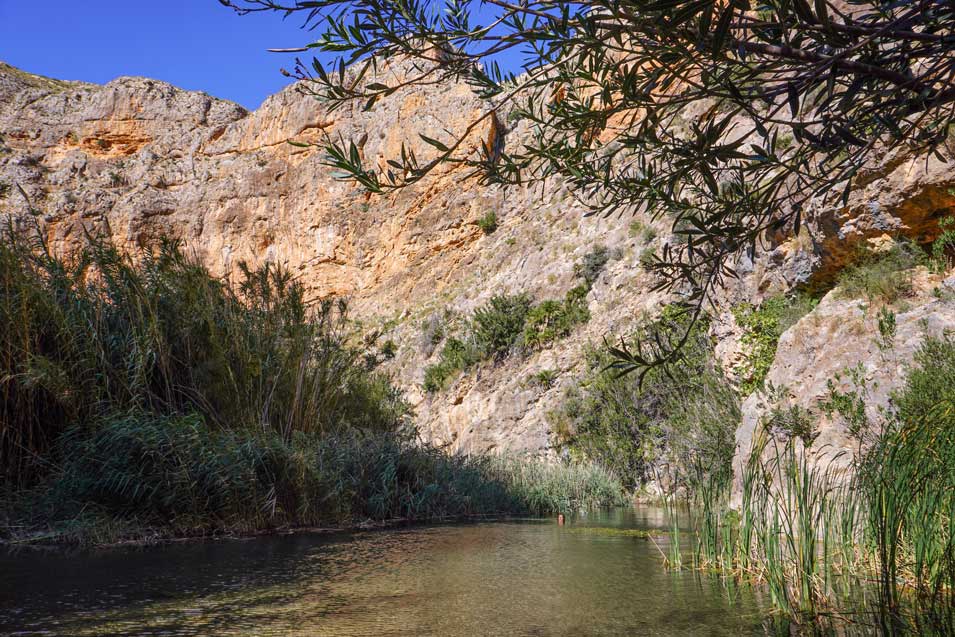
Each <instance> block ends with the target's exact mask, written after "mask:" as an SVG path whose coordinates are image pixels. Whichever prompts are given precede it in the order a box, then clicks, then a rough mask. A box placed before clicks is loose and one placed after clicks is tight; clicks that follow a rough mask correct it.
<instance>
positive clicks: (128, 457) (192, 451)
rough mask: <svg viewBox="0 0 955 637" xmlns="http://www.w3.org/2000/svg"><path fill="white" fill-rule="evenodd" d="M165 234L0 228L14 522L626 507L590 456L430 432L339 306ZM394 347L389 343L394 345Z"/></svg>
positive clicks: (285, 524) (149, 529)
mask: <svg viewBox="0 0 955 637" xmlns="http://www.w3.org/2000/svg"><path fill="white" fill-rule="evenodd" d="M243 272H244V278H243V280H241V281H239V282H238V283H236V284H232V283H228V282H224V281H222V280H220V279H217V278H216V277H214V276H212V275H211V274H210V273H209V271H208V270H206V269H205V268H204V267H203V266H202V265H201V264H199V263H198V262H197V261H195V260H194V259H192V258H190V257H188V256H187V255H185V254H184V253H183V251H182V250H181V248H180V247H179V245H178V244H176V243H174V242H170V241H164V242H161V243H160V244H159V245H158V246H156V247H155V248H153V249H144V250H142V251H141V252H140V253H138V254H135V255H130V254H127V253H124V252H122V251H120V250H119V249H117V248H116V246H114V245H113V244H111V243H109V242H108V241H106V240H100V239H97V238H95V237H90V238H89V242H88V244H87V245H86V246H85V247H84V248H83V250H81V251H80V252H79V253H78V254H75V255H70V256H68V257H62V256H54V255H53V254H52V252H51V251H50V250H49V249H48V247H47V246H46V245H45V243H44V239H43V237H42V236H40V235H39V233H34V234H30V233H29V232H20V231H18V230H16V229H14V228H8V229H7V230H6V231H4V232H2V233H0V377H2V378H3V379H4V381H3V383H2V384H0V537H3V538H5V539H6V540H7V541H8V542H10V541H15V542H18V543H30V542H42V541H45V542H49V543H61V544H74V545H106V544H114V543H116V542H147V543H148V542H150V541H159V540H162V539H166V538H177V537H196V536H199V537H204V536H215V535H220V534H226V535H240V536H241V535H247V534H254V533H258V532H262V531H270V530H274V529H288V528H350V527H352V526H355V525H360V524H367V523H369V522H370V523H379V522H383V521H388V520H399V519H400V520H413V521H428V520H437V519H444V518H458V517H464V518H466V517H468V516H475V515H528V514H530V515H542V514H547V513H551V512H557V511H568V510H571V509H573V508H579V507H584V508H586V507H591V506H598V505H606V504H616V503H619V502H621V501H622V498H623V489H622V487H621V485H620V483H619V482H618V481H617V479H616V478H615V477H614V476H613V475H612V474H610V473H609V472H607V471H605V470H603V469H601V468H600V467H598V466H596V465H592V464H565V463H556V462H546V461H543V460H534V459H530V458H517V457H514V458H510V457H484V456H467V457H465V456H459V455H452V454H448V453H446V452H445V451H444V450H442V449H439V448H436V447H433V446H430V445H428V444H425V443H424V442H422V441H421V440H419V439H418V436H417V434H416V430H415V429H414V425H413V419H412V414H411V413H410V409H409V407H408V405H407V404H406V403H405V402H404V400H403V398H402V396H401V394H400V392H399V391H398V390H397V389H396V388H395V386H394V385H393V383H392V382H391V379H390V378H389V377H388V376H387V375H386V374H384V373H382V372H381V371H380V369H379V365H380V363H381V362H382V360H383V359H384V358H387V356H388V355H389V354H388V352H389V351H390V350H389V348H388V347H386V346H385V345H382V346H381V347H379V346H378V345H377V344H376V342H375V338H374V337H373V335H372V336H369V335H367V334H365V333H363V332H361V330H360V323H359V322H357V321H353V320H351V319H350V318H349V316H348V313H347V305H346V304H345V303H344V302H343V301H331V300H328V301H322V302H319V303H309V302H307V301H306V294H305V290H304V289H303V288H302V287H301V286H300V285H299V284H298V283H297V282H296V281H295V279H294V278H293V277H292V276H291V274H290V273H289V272H287V271H285V270H283V269H282V268H281V267H276V266H274V265H272V264H265V265H263V266H262V267H260V268H258V269H252V268H243ZM392 355H393V354H392Z"/></svg>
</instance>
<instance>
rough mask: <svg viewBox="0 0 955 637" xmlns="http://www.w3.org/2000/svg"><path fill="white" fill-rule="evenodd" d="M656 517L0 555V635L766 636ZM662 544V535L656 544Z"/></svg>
mask: <svg viewBox="0 0 955 637" xmlns="http://www.w3.org/2000/svg"><path fill="white" fill-rule="evenodd" d="M655 524H658V522H657V518H656V517H655V516H654V512H653V511H652V510H647V509H639V510H629V509H626V510H618V511H614V512H611V513H610V514H606V515H601V516H598V517H592V518H590V519H578V520H574V521H572V522H571V523H569V524H568V525H567V526H565V527H558V526H557V525H556V524H554V523H553V522H552V521H538V522H506V523H486V524H471V525H460V526H438V527H426V528H411V529H399V530H392V531H383V532H372V533H359V534H342V535H336V536H318V535H305V534H303V535H292V536H283V537H273V538H257V539H252V540H243V541H218V542H201V543H193V544H181V545H172V546H163V547H153V548H147V549H137V550H131V549H114V550H108V551H102V552H96V553H86V554H79V555H63V554H37V553H33V552H29V553H20V554H17V555H7V556H0V635H53V636H58V635H71V636H72V635H76V636H82V635H96V636H101V635H124V636H125V635H227V636H232V635H250V636H251V635H282V636H293V635H295V636H297V635H302V636H306V635H307V636H324V635H329V636H331V635H334V636H336V637H339V636H341V637H349V636H357V635H362V636H365V635H368V636H379V635H380V636H399V635H400V636H412V635H414V636H418V635H439V636H448V637H471V636H474V635H526V636H558V635H568V636H569V635H615V636H616V635H734V636H738V635H749V634H762V629H761V623H762V618H763V617H764V616H765V609H764V608H762V607H761V604H760V603H759V600H758V599H756V597H754V593H753V592H752V591H745V590H744V591H742V592H736V593H734V594H729V593H728V592H727V591H726V590H725V589H722V588H721V587H720V584H719V582H718V581H715V580H711V579H707V578H699V577H697V576H695V575H694V574H692V573H672V572H667V571H665V570H664V569H663V567H662V559H661V556H660V553H659V551H658V549H657V548H656V546H655V544H654V542H653V540H650V539H647V538H646V537H641V536H640V535H639V534H633V533H606V532H596V531H595V532H592V533H591V532H588V531H587V530H586V529H587V528H588V527H603V528H606V527H611V528H652V527H653V526H654V525H655ZM660 541H661V542H665V539H663V540H660Z"/></svg>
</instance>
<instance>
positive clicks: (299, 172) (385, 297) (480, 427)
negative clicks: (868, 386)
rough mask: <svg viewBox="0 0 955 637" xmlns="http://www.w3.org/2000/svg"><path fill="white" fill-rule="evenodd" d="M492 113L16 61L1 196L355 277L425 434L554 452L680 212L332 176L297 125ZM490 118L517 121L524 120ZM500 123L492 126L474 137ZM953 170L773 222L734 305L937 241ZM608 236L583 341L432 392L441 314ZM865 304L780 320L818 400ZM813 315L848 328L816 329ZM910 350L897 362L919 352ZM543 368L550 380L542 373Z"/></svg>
mask: <svg viewBox="0 0 955 637" xmlns="http://www.w3.org/2000/svg"><path fill="white" fill-rule="evenodd" d="M386 72H399V71H398V70H394V69H393V70H390V71H386ZM478 112H479V103H478V101H477V100H476V98H475V97H474V96H473V95H472V93H471V91H470V89H469V88H468V87H467V86H466V85H463V84H462V85H459V86H456V87H451V88H450V89H449V88H448V87H435V88H424V89H416V90H415V91H414V92H412V93H409V94H404V95H400V94H396V95H395V96H393V97H392V98H389V99H384V100H382V101H380V102H379V103H377V104H376V105H375V106H374V107H373V108H372V109H371V110H368V111H363V110H361V109H360V108H358V107H355V108H352V109H350V110H349V109H340V110H337V111H334V112H331V113H329V112H326V110H325V109H324V108H323V106H322V105H321V104H320V103H319V102H317V101H315V100H314V99H313V98H311V97H309V96H306V95H302V94H301V93H300V92H299V91H297V90H296V87H294V86H290V87H289V88H287V89H286V90H284V91H282V92H280V93H278V94H277V95H274V96H272V97H271V98H269V99H268V100H266V102H265V103H264V104H263V105H262V106H261V107H260V108H259V109H258V110H256V111H254V112H248V111H246V110H245V109H243V108H241V107H240V106H238V105H236V104H233V103H231V102H227V101H223V100H219V99H216V98H214V97H211V96H209V95H206V94H203V93H196V92H189V91H184V90H180V89H178V88H176V87H173V86H170V85H169V84H166V83H163V82H159V81H155V80H149V79H143V78H128V77H124V78H118V79H116V80H114V81H112V82H110V83H109V84H106V85H104V86H99V85H92V84H86V83H79V82H63V81H58V80H50V79H46V78H40V77H38V76H34V75H30V74H27V73H24V72H22V71H19V70H17V69H14V68H12V67H9V66H6V65H2V64H0V213H4V214H10V215H16V216H20V217H22V215H24V214H25V213H26V212H27V210H28V207H29V206H32V208H33V209H35V210H37V211H39V214H40V218H39V221H40V226H41V228H42V231H43V232H44V233H45V234H46V236H47V237H48V239H49V241H50V243H51V245H52V246H53V247H54V248H55V249H58V250H67V249H69V247H70V246H71V245H74V244H75V243H76V242H79V241H82V240H83V233H84V230H91V231H102V232H105V233H107V234H108V235H110V236H111V237H113V238H114V239H115V240H116V241H117V242H118V243H120V244H121V245H125V246H128V247H131V248H132V247H135V246H141V245H147V244H149V243H151V242H153V241H154V240H155V239H156V238H157V237H159V236H163V235H166V236H173V237H176V238H179V239H181V240H182V241H183V242H184V243H185V244H186V245H187V246H188V247H189V248H190V249H191V250H194V251H195V254H196V255H197V256H198V258H200V259H201V260H202V261H203V262H204V263H206V264H207V265H208V267H209V268H210V269H211V270H212V271H213V272H214V273H216V274H217V275H221V276H225V277H230V276H235V275H236V272H237V269H238V264H239V263H240V262H241V261H249V262H252V263H260V262H263V261H272V262H279V263H283V264H285V265H287V266H288V267H289V268H290V269H291V270H292V271H293V272H294V273H295V274H296V275H297V276H298V277H300V279H301V281H302V282H303V283H304V284H305V285H306V287H307V289H308V290H309V292H310V293H311V294H312V295H314V297H316V298H317V297H325V296H329V295H345V296H348V297H349V298H350V299H351V302H352V308H353V310H354V315H355V316H359V317H361V318H362V320H363V323H364V324H365V326H366V327H367V328H368V329H369V330H380V331H382V332H383V334H384V337H385V338H390V339H392V340H393V341H394V342H395V343H396V344H397V356H396V357H395V359H394V360H393V361H391V362H389V363H388V366H389V368H390V370H391V371H392V372H393V373H394V376H395V378H396V380H397V381H398V382H399V384H400V385H401V386H402V387H403V389H405V391H406V394H407V396H408V398H409V400H410V401H411V403H412V404H413V405H414V408H415V411H416V414H417V418H418V423H419V426H420V427H421V429H422V431H423V432H424V434H425V435H426V436H428V437H429V438H430V439H432V440H435V441H438V442H442V443H448V444H449V445H450V447H451V448H452V449H455V450H462V451H468V450H488V449H504V448H507V449H515V450H523V451H531V452H544V451H545V450H546V449H547V448H548V445H549V432H548V425H547V419H546V417H545V414H546V412H547V411H548V410H549V409H551V408H553V407H554V406H555V404H556V402H557V400H558V398H559V396H560V395H561V393H562V386H563V385H564V384H566V383H568V382H571V381H572V379H573V377H574V376H575V374H576V373H577V372H578V371H579V369H580V367H581V364H582V358H583V351H584V348H585V347H586V346H587V345H588V344H589V343H599V342H600V341H601V339H603V338H604V337H605V336H608V337H610V338H613V337H616V336H620V335H624V334H626V333H628V332H629V331H630V330H631V329H632V328H633V326H634V325H635V324H636V323H637V322H638V321H639V320H641V319H642V318H643V317H644V316H645V315H647V314H653V313H654V312H656V311H657V310H658V308H659V306H660V305H661V304H662V303H663V302H665V299H664V298H663V297H662V296H661V295H660V294H651V293H649V288H650V286H651V283H652V282H651V281H650V280H649V279H648V277H647V275H646V273H645V272H644V271H643V269H642V268H641V267H640V264H639V258H640V255H641V253H642V252H643V251H645V250H646V249H648V248H653V247H654V246H658V245H659V244H661V243H662V242H663V241H665V240H666V236H665V233H663V230H664V228H663V227H662V226H661V227H659V228H657V231H658V232H657V233H656V234H659V235H660V236H659V237H655V236H654V234H655V233H653V232H645V231H639V230H638V226H636V225H635V224H634V219H632V218H629V217H611V218H599V217H584V216H583V215H582V212H583V210H582V208H581V207H580V205H579V204H577V203H576V202H575V200H574V198H573V197H572V196H571V193H569V192H568V191H567V190H565V189H564V188H563V187H562V186H561V185H560V184H559V183H556V182H555V183H553V184H551V186H550V187H549V188H545V189H544V190H543V191H541V190H539V189H538V190H528V189H511V190H506V191H505V190H502V189H500V188H497V187H488V186H482V185H480V184H478V183H477V181H476V180H474V179H473V178H470V177H469V176H468V175H467V169H466V168H463V167H460V166H449V167H447V168H443V169H442V170H441V171H440V172H439V173H438V174H437V175H434V176H433V177H432V178H429V179H427V180H425V181H423V182H421V183H419V184H417V185H415V186H413V187H411V188H408V189H406V190H403V191H401V192H400V193H399V194H396V195H392V196H388V197H379V196H369V195H367V194H366V193H365V192H364V191H362V190H361V189H360V188H359V187H357V186H354V185H352V184H351V183H348V182H342V181H338V180H336V179H335V178H334V177H333V176H332V175H331V174H330V171H329V169H328V168H327V167H326V166H324V165H323V163H322V161H323V156H322V151H321V150H320V149H318V148H315V147H301V146H296V145H292V144H289V143H287V142H288V141H290V140H291V141H298V142H316V141H319V140H320V139H322V138H323V137H324V136H325V135H330V136H332V137H338V136H339V135H341V136H342V137H344V138H346V139H349V138H352V139H356V140H360V142H361V148H360V151H361V152H362V153H363V154H364V157H365V158H366V160H370V161H373V162H375V161H377V162H381V161H383V160H384V158H385V157H390V156H393V155H395V154H396V153H397V152H398V150H399V149H400V147H401V144H402V143H403V142H404V143H409V144H410V145H411V146H412V147H413V148H414V149H415V151H416V153H418V155H419V157H422V158H426V157H427V156H428V154H429V150H433V149H430V147H429V146H427V145H426V144H423V143H422V142H421V141H420V139H419V137H418V134H419V133H423V134H426V135H429V136H431V137H440V136H441V135H440V134H439V133H441V131H443V130H445V129H460V126H461V124H462V123H464V122H466V121H468V120H469V119H470V118H471V117H472V116H473V115H474V114H476V113H478ZM495 125H496V126H498V127H499V128H500V129H504V130H505V132H506V134H507V135H515V136H519V135H520V133H521V131H520V123H515V124H513V125H512V124H510V123H507V122H504V121H501V120H496V121H495ZM508 129H512V130H508ZM490 134H491V131H490V129H488V130H483V131H479V133H478V134H477V135H475V138H474V139H473V140H472V144H473V145H474V146H475V148H476V147H477V145H478V144H480V143H481V140H482V139H483V138H484V137H486V136H488V135H490ZM17 186H20V187H21V188H22V189H23V192H24V193H25V195H26V197H24V196H23V194H21V193H20V192H19V190H18V188H17ZM953 186H955V173H953V172H952V165H951V164H950V163H945V162H941V161H939V160H938V159H935V158H917V157H908V156H904V155H901V154H900V155H898V156H896V155H892V154H889V155H887V156H886V157H881V158H878V159H877V160H876V161H875V162H874V163H873V166H872V167H871V169H870V170H869V174H868V175H867V176H865V177H864V178H863V180H862V182H861V185H860V188H859V189H858V190H857V191H856V192H855V193H854V194H853V196H852V197H851V199H850V202H849V204H848V205H847V206H845V207H844V208H840V209H832V210H828V209H827V210H816V211H814V213H813V222H812V223H809V224H807V225H806V227H805V229H804V230H803V232H802V233H801V234H800V236H799V237H796V238H785V237H781V238H778V239H777V240H775V241H771V242H770V243H769V245H768V246H767V247H766V249H765V250H764V251H763V252H762V253H761V254H759V255H758V256H757V258H756V259H755V260H754V261H753V262H743V263H741V264H739V270H740V272H741V273H742V274H743V277H742V279H741V280H740V281H739V282H738V283H735V284H734V286H733V287H732V288H728V289H727V290H725V291H724V293H723V295H722V297H721V299H720V303H721V304H722V305H723V306H724V309H725V308H727V307H729V305H730V304H732V303H734V302H737V301H739V300H743V299H746V300H751V301H758V300H759V299H760V298H762V297H764V296H766V295H768V294H771V293H774V292H780V291H785V290H787V289H790V288H791V287H793V286H794V285H797V284H801V283H807V282H810V281H811V280H814V279H818V278H824V277H827V276H830V275H831V274H832V273H833V272H834V271H836V270H838V268H839V267H840V266H841V264H843V263H844V262H845V260H846V259H847V255H849V254H850V253H851V251H852V249H853V245H854V244H855V243H858V242H861V241H863V240H867V239H871V238H873V237H879V236H881V235H884V234H906V235H909V236H913V237H915V238H917V239H919V240H926V239H930V238H931V236H932V234H933V233H934V232H936V231H937V219H938V218H939V217H940V216H943V215H946V214H948V213H950V212H952V211H953V210H955V196H953V194H952V192H953V191H952V190H951V188H952V187H953ZM28 201H29V204H28ZM491 211H493V212H494V213H495V214H496V215H497V219H498V229H497V230H496V231H495V232H493V233H490V234H486V233H485V232H484V231H482V229H481V228H480V227H479V226H478V223H477V222H478V220H479V219H480V218H481V217H482V216H484V215H485V214H486V213H488V212H491ZM637 221H640V222H641V223H642V224H643V227H648V226H652V224H650V223H649V222H648V221H647V220H646V219H642V220H637ZM597 245H603V246H606V247H607V248H608V249H609V252H610V253H611V254H613V255H614V258H613V259H612V260H611V262H610V263H609V264H608V266H607V267H606V268H605V270H604V271H603V272H602V274H601V275H600V277H599V278H598V279H597V281H596V282H595V284H594V285H593V286H592V288H591V289H590V291H589V293H588V296H587V299H586V301H587V304H588V307H589V310H590V313H591V315H592V319H591V320H590V321H589V322H588V323H586V324H585V325H583V326H582V327H580V328H579V329H578V332H577V333H576V334H575V335H574V336H573V337H572V338H567V339H564V340H562V341H559V342H557V343H556V344H554V345H553V346H552V347H549V348H546V349H544V350H543V351H541V352H537V353H533V354H530V355H528V356H520V357H509V358H508V359H506V360H505V361H503V362H498V363H493V364H492V363H487V364H485V365H484V366H479V367H478V368H477V369H476V370H473V371H471V372H469V373H467V374H465V375H463V376H462V377H461V378H460V379H458V380H457V381H456V382H455V383H454V384H453V385H452V386H451V387H450V388H449V389H448V390H446V391H444V392H441V393H439V394H436V395H433V396H432V395H428V394H426V393H424V392H423V390H422V389H421V382H422V375H423V370H424V367H425V366H426V365H427V363H428V362H429V360H431V359H433V357H434V356H435V348H434V345H433V343H431V342H430V340H429V338H428V336H427V332H428V326H429V324H430V323H432V322H433V321H434V320H436V317H441V316H444V315H454V314H455V313H458V314H463V313H467V312H468V311H470V310H471V309H473V308H474V307H476V306H478V305H480V304H481V303H483V302H484V301H486V300H487V299H488V298H490V296H492V295H493V294H496V293H502V292H507V293H517V292H527V293H529V294H531V295H532V296H533V297H534V298H536V299H538V300H540V299H544V298H556V297H560V296H562V295H563V294H564V292H566V291H567V290H568V289H570V288H571V287H573V286H574V285H575V280H574V272H573V266H574V264H575V262H578V261H579V260H580V259H581V258H582V257H583V256H584V255H585V254H587V253H588V252H590V251H592V250H593V248H594V247H595V246H597ZM920 298H921V297H920ZM926 303H927V304H921V305H918V306H917V307H916V308H914V309H913V310H912V312H914V314H912V317H911V321H909V320H908V319H905V320H904V321H905V322H904V324H905V325H910V324H911V326H912V328H911V329H912V330H913V334H914V330H916V327H915V326H916V325H918V324H920V323H919V317H922V316H923V315H926V314H928V315H931V316H932V317H935V316H938V315H940V314H944V316H945V317H947V318H944V319H941V318H940V319H937V320H936V322H937V323H939V325H942V324H943V323H944V324H946V325H947V324H948V323H951V322H955V308H951V307H949V305H944V304H935V305H932V304H931V302H926ZM858 313H859V309H858V308H857V307H854V306H852V305H851V304H847V303H841V304H838V303H827V302H823V303H822V304H820V306H819V308H818V309H817V310H815V311H814V312H813V313H812V314H811V315H810V316H809V317H806V318H805V319H803V321H801V322H800V323H799V324H797V326H795V327H794V328H793V330H792V333H791V334H787V335H786V336H785V337H784V339H783V342H782V344H781V347H780V354H779V357H778V361H777V364H776V365H775V366H774V369H773V371H772V372H771V377H772V378H773V379H774V380H778V381H779V382H781V383H782V382H786V383H789V384H790V386H791V387H792V391H793V392H796V393H799V395H800V396H802V397H804V398H805V399H806V400H810V397H809V394H813V393H814V392H816V390H817V388H816V387H815V386H814V385H812V383H810V382H809V381H807V380H804V379H805V378H806V377H807V375H808V377H810V378H811V377H813V375H818V374H822V373H825V372H826V369H828V367H826V366H832V365H835V364H836V363H835V361H837V360H841V359H839V358H838V357H839V356H841V354H838V353H834V349H833V348H836V349H838V348H843V349H845V348H846V343H848V342H849V341H848V340H847V339H848V336H847V335H846V334H844V333H843V332H844V331H845V330H848V329H850V327H849V326H850V325H851V323H850V321H849V320H850V319H851V320H855V318H853V317H855V316H856V315H857V314H858ZM916 314H917V316H916ZM813 316H815V318H813ZM812 320H819V321H822V322H823V323H824V324H826V325H832V326H833V329H822V328H819V329H816V328H809V327H807V326H809V325H811V323H808V322H807V321H812ZM859 320H860V321H865V320H870V319H866V318H865V317H863V318H860V319H859ZM933 320H934V319H933ZM827 322H828V323H827ZM813 325H814V324H813ZM836 327H838V329H836ZM714 329H716V331H717V333H718V334H720V335H721V336H722V337H723V338H724V341H723V342H722V343H721V344H720V356H721V359H722V360H724V361H725V362H726V365H727V367H728V368H729V367H731V362H732V360H733V357H734V355H735V352H736V351H737V350H738V347H737V344H736V340H735V338H734V334H735V333H736V332H734V326H733V323H732V317H731V315H730V314H729V313H728V312H724V313H723V314H722V317H721V321H717V323H716V327H715V328H714ZM906 329H908V328H906ZM907 333H908V332H906V334H907ZM906 338H908V337H906ZM913 338H914V336H913ZM850 349H853V348H851V347H850ZM870 350H871V348H869V349H865V348H862V347H861V346H860V348H855V349H853V353H852V356H849V355H846V356H844V357H843V358H845V359H846V361H847V362H850V361H849V359H850V358H851V359H852V361H855V359H856V358H861V359H864V360H865V361H870V360H875V359H874V358H873V356H874V354H873V353H872V352H871V351H870ZM904 356H905V354H900V357H901V358H900V359H899V360H897V361H895V362H894V363H893V365H903V366H904V364H905V361H904V360H902V359H903V358H904ZM823 367H826V369H823ZM543 370H548V371H552V372H554V375H555V378H556V381H555V382H554V383H552V384H550V385H549V386H546V387H542V386H541V385H540V384H535V383H530V382H528V379H529V378H530V377H531V376H532V375H534V374H535V373H537V372H540V371H543ZM787 374H788V376H787ZM885 375H886V377H887V378H886V384H888V385H890V384H891V383H892V382H897V378H898V375H896V374H894V373H890V372H887V373H886V374H885ZM789 376H792V377H793V378H792V379H790V378H789ZM797 377H798V379H797ZM797 380H798V382H796V381H797ZM803 394H805V396H803ZM759 404H760V401H759V399H758V398H753V399H751V400H750V401H748V402H747V404H746V406H745V409H744V411H745V416H744V423H747V424H745V425H744V426H743V428H742V429H741V431H742V432H745V431H746V430H747V427H749V426H750V425H749V424H748V423H752V422H754V421H755V419H758V418H759V414H760V413H761V412H760V409H762V407H760V406H759ZM832 426H833V427H837V425H832ZM833 436H834V437H837V436H836V434H833ZM743 437H745V436H743ZM834 439H835V438H834Z"/></svg>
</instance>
